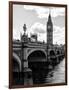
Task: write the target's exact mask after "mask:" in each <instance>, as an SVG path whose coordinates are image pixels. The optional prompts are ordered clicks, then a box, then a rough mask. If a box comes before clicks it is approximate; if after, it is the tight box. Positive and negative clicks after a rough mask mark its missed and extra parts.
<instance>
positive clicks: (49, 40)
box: [47, 14, 53, 45]
mask: <svg viewBox="0 0 69 90" xmlns="http://www.w3.org/2000/svg"><path fill="white" fill-rule="evenodd" d="M47 44H48V45H52V44H53V23H52V19H51V15H50V14H49V16H48V21H47Z"/></svg>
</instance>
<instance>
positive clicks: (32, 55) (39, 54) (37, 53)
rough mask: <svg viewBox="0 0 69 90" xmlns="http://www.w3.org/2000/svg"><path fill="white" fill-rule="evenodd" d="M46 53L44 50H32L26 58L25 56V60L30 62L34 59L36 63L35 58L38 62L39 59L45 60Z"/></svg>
mask: <svg viewBox="0 0 69 90" xmlns="http://www.w3.org/2000/svg"><path fill="white" fill-rule="evenodd" d="M46 56H47V55H46V52H45V51H44V50H33V51H31V52H30V53H29V54H28V56H27V59H28V60H30V58H31V59H34V60H35V61H36V58H38V60H39V61H40V59H41V58H42V57H43V58H45V59H46Z"/></svg>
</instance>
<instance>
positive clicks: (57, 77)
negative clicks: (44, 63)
mask: <svg viewBox="0 0 69 90" xmlns="http://www.w3.org/2000/svg"><path fill="white" fill-rule="evenodd" d="M43 72H44V73H45V71H43ZM42 75H43V73H42V72H40V71H39V72H37V71H34V74H33V77H35V78H33V81H34V82H33V83H34V84H41V83H63V82H65V59H63V60H62V61H61V62H60V63H59V64H58V65H56V66H55V67H54V69H53V70H50V71H49V70H46V73H45V75H46V76H45V77H43V76H42Z"/></svg>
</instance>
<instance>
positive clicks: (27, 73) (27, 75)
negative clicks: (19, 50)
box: [23, 60, 33, 86]
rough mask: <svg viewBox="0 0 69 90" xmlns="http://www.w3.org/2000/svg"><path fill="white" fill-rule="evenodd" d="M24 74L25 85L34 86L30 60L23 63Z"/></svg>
mask: <svg viewBox="0 0 69 90" xmlns="http://www.w3.org/2000/svg"><path fill="white" fill-rule="evenodd" d="M23 73H24V85H25V86H26V85H32V84H33V80H32V70H31V69H30V68H28V60H24V62H23Z"/></svg>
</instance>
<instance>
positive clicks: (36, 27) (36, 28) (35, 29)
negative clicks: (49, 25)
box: [30, 22, 46, 34]
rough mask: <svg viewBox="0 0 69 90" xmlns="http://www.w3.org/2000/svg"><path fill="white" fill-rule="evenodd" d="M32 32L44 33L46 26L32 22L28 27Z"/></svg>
mask: <svg viewBox="0 0 69 90" xmlns="http://www.w3.org/2000/svg"><path fill="white" fill-rule="evenodd" d="M30 29H31V30H32V31H33V32H34V33H40V34H42V33H45V32H46V26H45V25H43V24H41V23H38V22H37V23H34V24H33V25H32V26H31V28H30Z"/></svg>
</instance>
